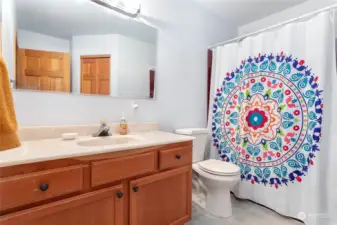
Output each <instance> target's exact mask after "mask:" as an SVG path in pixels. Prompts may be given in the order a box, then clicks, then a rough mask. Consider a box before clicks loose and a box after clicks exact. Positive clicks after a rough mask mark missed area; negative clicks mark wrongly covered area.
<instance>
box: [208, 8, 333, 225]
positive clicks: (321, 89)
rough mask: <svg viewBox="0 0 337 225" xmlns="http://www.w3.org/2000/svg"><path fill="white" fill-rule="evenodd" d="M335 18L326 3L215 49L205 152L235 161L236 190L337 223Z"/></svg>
mask: <svg viewBox="0 0 337 225" xmlns="http://www.w3.org/2000/svg"><path fill="white" fill-rule="evenodd" d="M334 26H335V23H334V12H333V11H326V12H322V13H320V14H317V15H315V16H313V17H310V18H306V19H304V20H303V19H302V20H300V21H296V22H293V23H291V24H287V25H284V26H281V27H279V28H276V29H273V30H269V31H265V32H263V33H260V34H258V35H256V36H251V37H248V38H246V39H244V40H242V41H240V42H238V43H232V44H228V45H225V46H220V47H218V48H217V49H216V50H215V51H214V57H215V60H214V61H215V64H214V65H213V76H212V90H213V91H214V97H213V99H211V107H210V110H211V112H210V116H211V117H210V119H209V121H210V122H209V129H210V133H211V136H212V137H211V139H212V144H211V152H212V154H213V156H212V155H211V157H213V158H214V157H215V158H220V159H222V160H224V161H227V162H232V163H235V164H237V165H238V166H239V167H240V169H241V181H240V182H239V184H238V185H237V186H236V187H235V188H234V189H233V190H232V191H233V192H234V194H235V195H236V196H237V197H238V198H242V199H249V200H252V201H254V202H257V203H260V204H262V205H265V206H267V207H269V208H271V209H273V210H274V211H276V212H278V213H280V214H282V215H285V216H289V217H293V218H296V219H299V220H302V221H304V222H305V223H306V224H307V225H329V224H331V225H336V224H337V220H336V218H334V216H335V214H337V207H336V204H337V197H335V196H337V182H336V180H337V169H336V168H337V106H336V105H337V91H336V89H337V80H336V63H335V61H336V57H335V29H334ZM333 99H334V100H333Z"/></svg>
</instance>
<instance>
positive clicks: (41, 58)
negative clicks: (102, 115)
mask: <svg viewBox="0 0 337 225" xmlns="http://www.w3.org/2000/svg"><path fill="white" fill-rule="evenodd" d="M16 17H17V54H16V55H17V56H16V88H17V89H24V90H38V91H49V92H67V93H75V94H85V95H88V94H89V95H92V94H93V95H104V96H113V97H123V98H150V99H153V98H154V97H155V76H156V58H157V30H156V29H155V28H153V27H151V26H148V25H145V24H144V23H141V22H139V21H138V20H137V19H131V18H128V17H127V16H124V15H122V14H119V13H117V12H115V11H113V10H111V9H108V8H105V7H103V6H100V5H98V4H96V3H93V2H91V1H90V0H48V1H47V0H29V1H27V0H16Z"/></svg>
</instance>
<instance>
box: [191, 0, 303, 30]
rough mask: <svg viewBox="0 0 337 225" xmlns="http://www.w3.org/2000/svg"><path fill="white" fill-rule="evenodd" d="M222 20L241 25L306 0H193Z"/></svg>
mask: <svg viewBox="0 0 337 225" xmlns="http://www.w3.org/2000/svg"><path fill="white" fill-rule="evenodd" d="M195 1H196V2H198V3H199V4H200V5H202V6H203V7H205V8H207V9H208V10H209V11H211V12H212V13H213V14H215V15H216V16H218V17H220V18H222V19H223V20H224V21H231V23H232V25H235V26H242V25H245V24H247V23H250V22H253V21H255V20H258V19H262V18H264V17H266V16H269V15H271V14H273V13H277V12H279V11H282V10H285V9H287V8H290V7H292V6H295V5H297V4H301V3H303V2H305V1H308V0H195Z"/></svg>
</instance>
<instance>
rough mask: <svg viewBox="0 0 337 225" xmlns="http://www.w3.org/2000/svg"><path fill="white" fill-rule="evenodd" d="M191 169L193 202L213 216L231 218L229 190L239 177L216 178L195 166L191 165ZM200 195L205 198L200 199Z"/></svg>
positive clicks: (216, 176)
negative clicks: (192, 173)
mask: <svg viewBox="0 0 337 225" xmlns="http://www.w3.org/2000/svg"><path fill="white" fill-rule="evenodd" d="M192 167H193V171H194V176H193V187H194V192H195V196H194V200H195V201H197V204H198V205H200V206H201V207H202V208H204V209H205V211H206V212H208V213H210V214H212V215H213V216H216V217H221V218H226V217H231V216H232V202H231V194H230V189H231V188H232V187H233V186H234V185H235V184H237V182H238V181H239V179H240V176H239V175H234V176H218V175H213V174H209V173H207V172H205V171H203V170H201V169H200V168H199V166H198V165H197V164H193V166H192ZM198 184H199V185H198ZM201 190H202V191H201ZM201 194H205V195H206V196H205V198H201V197H200V195H201ZM201 199H204V201H203V202H202V201H200V200H201Z"/></svg>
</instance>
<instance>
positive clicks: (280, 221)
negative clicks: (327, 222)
mask: <svg viewBox="0 0 337 225" xmlns="http://www.w3.org/2000/svg"><path fill="white" fill-rule="evenodd" d="M232 204H233V216H232V217H231V218H228V219H219V218H216V217H214V216H212V215H210V214H208V213H206V212H205V211H204V210H203V209H202V208H200V207H199V206H197V205H196V204H193V212H192V214H193V215H192V221H190V222H189V223H187V224H186V225H304V224H303V223H301V222H298V221H297V220H293V219H290V218H286V217H282V216H281V215H279V214H277V213H275V212H274V211H272V210H269V209H267V208H265V207H263V206H260V205H257V204H255V203H252V202H250V201H245V200H236V199H235V198H234V197H232Z"/></svg>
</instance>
